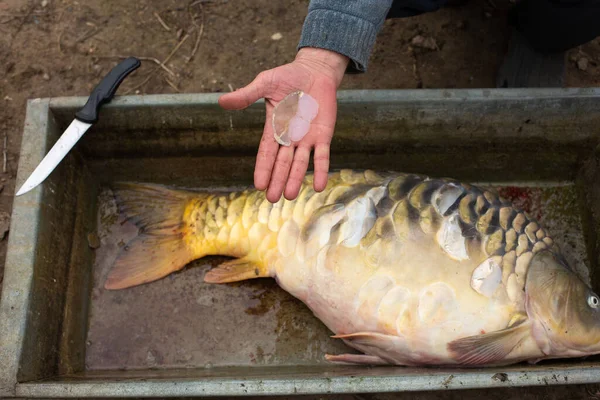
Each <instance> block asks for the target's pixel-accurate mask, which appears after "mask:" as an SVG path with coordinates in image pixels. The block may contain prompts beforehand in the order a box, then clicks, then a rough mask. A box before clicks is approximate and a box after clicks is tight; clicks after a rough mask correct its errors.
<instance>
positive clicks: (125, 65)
mask: <svg viewBox="0 0 600 400" xmlns="http://www.w3.org/2000/svg"><path fill="white" fill-rule="evenodd" d="M140 65H141V62H140V60H138V59H137V58H135V57H129V58H126V59H125V60H123V61H122V62H121V63H119V64H118V65H117V66H116V67H114V68H113V69H111V70H110V72H109V73H108V74H107V75H106V76H105V77H104V78H103V79H102V80H101V81H100V83H99V84H98V86H96V87H95V88H94V90H93V91H92V94H91V95H90V97H89V98H88V101H87V103H85V106H83V108H82V109H81V110H79V111H77V112H76V113H75V118H77V119H78V120H80V121H82V122H86V123H88V124H93V123H95V122H96V121H98V113H99V112H100V107H101V106H102V104H104V103H108V102H110V101H111V100H112V98H113V96H114V95H115V92H116V91H117V89H118V88H119V85H120V84H121V82H123V80H124V79H125V78H126V77H127V75H129V74H130V73H132V72H133V71H135V70H136V69H138V68H139V66H140Z"/></svg>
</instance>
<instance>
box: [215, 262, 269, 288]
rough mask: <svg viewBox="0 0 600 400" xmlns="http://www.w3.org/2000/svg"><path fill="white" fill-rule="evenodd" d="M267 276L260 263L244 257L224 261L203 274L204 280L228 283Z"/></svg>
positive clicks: (267, 273) (265, 269)
mask: <svg viewBox="0 0 600 400" xmlns="http://www.w3.org/2000/svg"><path fill="white" fill-rule="evenodd" d="M269 276H270V274H269V271H268V270H267V268H265V267H264V266H262V265H261V264H259V263H257V262H255V261H252V260H248V259H246V258H238V259H235V260H231V261H226V262H224V263H222V264H220V265H219V266H218V267H216V268H213V269H211V270H210V271H208V272H207V273H206V275H205V276H204V282H208V283H229V282H239V281H245V280H248V279H257V278H268V277H269Z"/></svg>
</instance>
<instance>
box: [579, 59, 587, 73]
mask: <svg viewBox="0 0 600 400" xmlns="http://www.w3.org/2000/svg"><path fill="white" fill-rule="evenodd" d="M588 62H589V61H588V59H587V58H585V57H581V58H580V59H579V60H577V68H579V69H580V70H582V71H586V70H587V67H588Z"/></svg>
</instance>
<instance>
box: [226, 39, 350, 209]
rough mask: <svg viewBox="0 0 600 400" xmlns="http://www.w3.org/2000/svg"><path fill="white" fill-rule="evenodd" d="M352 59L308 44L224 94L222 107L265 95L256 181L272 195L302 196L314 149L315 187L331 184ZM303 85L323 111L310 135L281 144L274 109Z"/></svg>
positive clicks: (274, 199)
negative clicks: (333, 146) (342, 90)
mask: <svg viewBox="0 0 600 400" xmlns="http://www.w3.org/2000/svg"><path fill="white" fill-rule="evenodd" d="M347 64H348V58H347V57H345V56H343V55H341V54H339V53H335V52H333V51H329V50H325V49H317V48H302V49H300V50H299V51H298V54H297V55H296V58H295V60H294V61H293V62H291V63H289V64H285V65H282V66H280V67H276V68H273V69H270V70H267V71H263V72H261V73H260V74H258V76H257V77H256V78H255V79H254V80H253V81H252V82H251V83H250V84H248V85H247V86H245V87H243V88H241V89H238V90H236V91H234V92H231V93H227V94H225V95H223V96H221V97H220V98H219V104H220V105H221V107H223V108H225V109H228V110H239V109H243V108H246V107H248V106H250V105H251V104H252V103H254V102H256V101H257V100H259V99H261V98H263V97H264V98H265V105H266V121H265V127H264V131H263V136H262V139H261V141H260V145H259V148H258V154H257V157H256V166H255V169H254V186H255V187H256V188H257V189H258V190H267V189H268V190H267V199H268V200H269V201H270V202H272V203H275V202H277V201H279V199H280V198H281V194H282V193H283V194H284V196H285V198H286V199H288V200H293V199H295V198H296V197H297V196H298V192H299V191H300V187H301V185H302V181H303V180H304V176H305V175H306V170H307V168H308V163H309V160H310V153H311V151H312V150H313V149H314V168H315V171H314V182H313V187H314V189H315V191H317V192H320V191H322V190H324V189H325V186H326V185H327V175H328V172H329V146H330V143H331V138H332V136H333V130H334V127H335V120H336V114H337V100H336V91H337V88H338V87H339V85H340V83H341V81H342V78H343V76H344V72H345V71H346V66H347ZM297 90H301V91H303V92H305V93H307V94H309V95H311V96H312V97H313V98H314V99H315V100H316V101H317V103H319V113H318V114H317V116H316V117H315V119H314V120H313V121H312V122H311V124H310V129H309V131H308V133H307V134H306V136H304V137H303V138H302V140H300V141H299V142H297V143H292V145H291V146H289V147H286V146H281V147H280V146H279V144H278V143H277V142H276V141H275V138H274V136H273V126H272V124H271V120H272V115H273V109H274V107H275V106H276V105H277V103H279V102H280V101H281V100H283V98H284V97H285V96H287V95H288V94H290V93H292V92H294V91H297Z"/></svg>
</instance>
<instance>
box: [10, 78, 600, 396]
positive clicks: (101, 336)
mask: <svg viewBox="0 0 600 400" xmlns="http://www.w3.org/2000/svg"><path fill="white" fill-rule="evenodd" d="M217 98H218V94H180V95H155V96H126V97H118V98H116V99H115V100H114V101H113V102H112V103H111V104H109V105H107V106H106V107H105V108H104V109H103V111H102V116H101V121H100V122H99V123H98V125H97V126H95V127H93V128H92V129H91V130H90V131H89V132H88V133H87V134H86V136H85V137H84V138H83V139H82V140H81V142H80V143H79V144H78V145H77V146H76V148H75V150H74V151H72V152H71V153H70V154H69V155H68V157H67V158H66V159H65V160H64V161H63V163H61V164H60V166H59V168H58V169H57V170H56V171H55V172H53V174H52V175H51V176H50V177H49V179H48V180H47V181H46V182H45V183H44V184H43V185H42V186H41V187H38V188H36V189H35V190H34V191H32V192H30V193H28V194H27V195H25V196H22V197H18V198H16V199H15V202H14V211H13V215H12V227H11V233H10V241H9V248H8V255H7V259H6V270H5V278H4V283H3V284H4V286H3V290H2V300H1V304H0V366H2V368H0V396H4V397H33V398H35V397H43V398H49V397H61V398H63V397H76V398H91V397H146V396H148V397H168V396H235V395H258V394H268V395H275V394H311V393H314V394H316V393H349V392H358V393H367V392H391V391H394V392H397V391H417V390H438V389H439V390H442V389H443V390H445V389H466V388H488V387H507V386H535V385H566V384H575V383H594V382H600V359H599V358H597V357H590V358H587V359H585V360H582V359H576V360H568V361H564V360H558V361H554V362H543V363H540V364H538V365H534V366H530V365H517V366H512V367H508V368H494V369H476V370H460V369H433V368H432V369H425V368H423V369H419V368H397V367H377V368H368V367H362V366H356V367H355V366H336V365H330V364H327V363H325V362H324V360H323V355H324V354H325V352H327V351H333V352H339V351H340V350H343V345H342V344H340V343H339V342H338V341H335V340H334V339H330V338H329V334H330V333H329V332H328V331H327V329H325V328H324V326H323V325H322V324H321V323H320V322H319V321H318V320H316V319H315V318H314V317H313V316H312V315H311V313H310V312H309V311H308V310H307V308H306V307H304V306H303V305H302V304H301V303H300V302H299V301H297V300H296V299H294V298H292V297H291V296H289V295H288V294H286V293H285V292H283V291H282V290H280V289H279V288H278V287H277V286H276V284H275V283H274V282H273V281H270V280H264V281H261V280H257V281H250V282H242V283H238V284H231V285H206V284H204V283H203V282H202V277H203V274H204V272H205V271H206V270H207V269H208V268H210V266H211V264H214V262H216V261H218V258H210V259H203V260H198V261H195V262H193V263H191V264H190V265H189V266H188V267H187V268H185V269H184V270H183V271H181V272H179V273H177V274H174V275H172V276H171V277H168V278H165V279H162V280H160V281H157V282H154V283H152V284H148V285H143V286H140V287H136V288H133V289H130V290H125V291H118V292H109V291H105V290H103V289H102V286H103V283H104V282H103V277H104V274H105V273H106V272H107V271H108V269H109V268H110V266H111V263H112V260H113V259H114V255H115V251H116V250H117V249H118V247H119V246H120V245H122V243H123V240H124V239H125V238H126V237H127V235H128V234H130V232H129V233H128V232H127V230H126V229H120V228H119V226H121V225H120V224H119V223H117V222H116V219H115V218H116V217H115V215H114V213H113V211H112V210H113V208H112V207H111V203H110V198H111V197H110V192H107V191H106V189H105V188H106V184H108V183H110V182H114V181H122V180H134V181H144V182H154V183H163V184H169V185H174V186H184V187H194V188H212V187H224V186H229V187H232V186H240V185H248V184H251V183H252V176H253V167H254V157H255V154H256V150H257V146H258V142H259V139H260V136H261V134H262V126H263V124H264V108H263V105H262V104H256V105H254V106H253V107H251V108H249V109H248V110H245V111H238V112H226V111H223V110H222V109H220V108H219V106H218V104H217ZM84 102H85V98H79V97H78V98H52V99H35V100H31V101H30V102H29V103H28V106H27V117H26V122H25V130H24V135H23V142H22V143H23V144H22V149H21V156H20V165H19V171H18V177H17V186H20V185H21V183H22V182H23V181H24V180H25V179H26V177H27V176H28V175H29V174H30V173H31V171H32V170H33V169H34V168H35V166H36V165H37V164H38V162H39V161H40V160H41V159H42V157H43V156H44V154H45V153H46V152H47V151H48V150H49V148H50V147H51V145H52V144H53V143H54V141H55V140H56V139H57V137H58V135H60V133H61V132H62V131H63V129H64V128H65V127H66V126H67V125H68V123H69V122H70V121H71V119H72V116H73V113H74V112H75V110H77V109H78V108H79V107H81V106H82V105H83V104H84ZM332 146H333V147H332V163H331V167H332V168H333V169H337V168H343V167H350V168H361V169H365V168H370V169H391V170H398V171H405V172H417V173H423V174H429V175H433V176H450V177H453V178H458V179H461V180H465V181H470V182H478V183H491V184H494V185H498V186H501V187H502V188H503V190H505V192H506V193H508V194H510V193H513V194H515V193H516V195H515V196H513V197H514V198H515V199H516V200H519V199H520V200H523V199H522V198H520V197H519V196H521V195H522V194H523V193H525V194H526V196H525V200H526V202H527V201H528V202H529V203H527V204H525V205H526V206H527V207H533V208H535V210H534V211H535V212H537V213H539V216H540V217H541V218H542V220H543V221H544V222H545V223H546V224H547V225H548V226H549V230H550V231H551V233H552V234H553V235H554V236H555V239H556V241H557V242H559V244H560V245H561V246H563V247H564V248H565V252H566V253H567V256H568V257H569V258H570V260H571V261H572V262H575V263H577V265H578V266H579V267H580V270H581V272H582V274H583V276H584V277H585V278H586V279H589V281H590V282H591V283H592V285H593V286H594V287H595V288H596V289H598V288H599V287H600V147H599V146H600V90H599V89H568V90H567V89H560V90H554V89H551V90H545V89H539V90H418V91H412V90H374V91H343V92H340V93H339V118H338V123H337V128H336V134H335V137H334V141H333V144H332ZM521 197H522V196H521ZM95 235H98V236H99V239H100V240H99V241H100V243H99V244H100V247H98V246H97V245H98V243H96V244H94V243H93V242H94V241H96V238H95ZM111 257H113V258H111Z"/></svg>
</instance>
